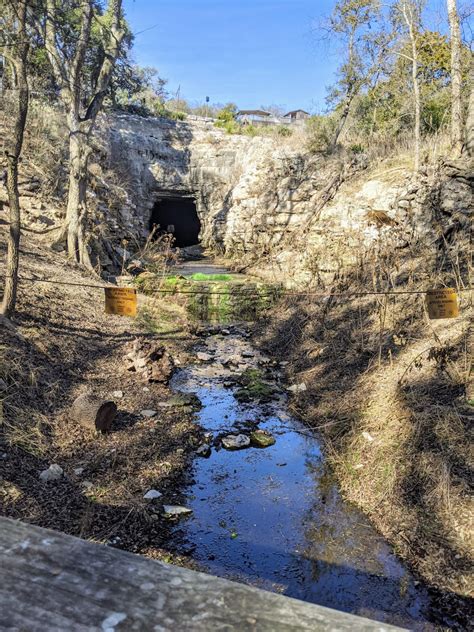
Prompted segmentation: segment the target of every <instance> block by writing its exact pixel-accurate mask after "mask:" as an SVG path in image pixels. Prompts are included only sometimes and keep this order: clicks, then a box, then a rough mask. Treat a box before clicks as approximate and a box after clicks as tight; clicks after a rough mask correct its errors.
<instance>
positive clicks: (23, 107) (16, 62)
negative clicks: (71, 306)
mask: <svg viewBox="0 0 474 632" xmlns="http://www.w3.org/2000/svg"><path fill="white" fill-rule="evenodd" d="M26 5H27V2H26V0H23V1H20V2H18V5H17V7H16V9H15V19H14V22H16V23H17V24H18V26H17V33H16V36H17V40H18V43H17V46H16V47H14V48H13V49H12V53H11V56H10V63H11V66H12V67H14V68H15V71H16V76H17V90H16V92H17V95H18V97H17V99H16V102H15V104H14V113H13V120H14V129H13V137H12V139H11V141H10V142H8V141H7V149H6V159H7V182H6V185H7V192H8V203H9V205H10V233H9V238H8V252H7V266H6V275H5V288H4V292H3V299H2V305H1V308H0V313H1V314H2V315H3V316H7V317H8V316H10V315H11V314H12V312H13V311H14V309H15V305H16V297H17V289H18V266H19V259H20V200H19V194H18V160H19V158H20V154H21V149H22V146H23V136H24V131H25V124H26V117H27V114H28V99H29V91H28V77H27V71H26V59H27V55H28V48H29V44H28V38H27V34H26Z"/></svg>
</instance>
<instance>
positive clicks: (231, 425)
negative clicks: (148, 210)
mask: <svg viewBox="0 0 474 632" xmlns="http://www.w3.org/2000/svg"><path fill="white" fill-rule="evenodd" d="M197 352H201V354H202V353H204V354H207V357H206V355H204V356H202V355H201V356H200V357H201V360H198V359H197V358H196V362H195V364H192V365H191V366H188V367H187V368H185V369H182V370H180V371H179V372H178V373H177V374H176V375H175V377H174V378H173V383H172V386H173V388H174V389H176V390H177V391H181V392H185V393H195V394H196V395H197V396H198V397H199V399H200V400H201V402H202V409H201V410H200V412H199V413H198V422H199V423H200V424H201V425H202V427H203V428H204V429H205V432H207V433H209V437H208V441H209V443H210V444H211V447H212V452H211V455H210V456H209V457H208V458H204V457H199V456H197V457H196V459H195V465H194V472H193V478H194V482H193V483H192V484H191V485H190V487H189V488H188V490H187V492H186V500H185V504H186V506H187V507H189V508H191V509H192V510H193V514H192V515H191V516H190V517H189V518H184V519H182V520H180V521H179V522H178V523H177V524H176V527H175V537H176V538H177V539H178V538H179V540H180V541H183V540H184V542H185V543H186V546H187V548H188V550H189V551H192V556H193V558H194V559H195V560H197V561H198V562H199V563H200V565H201V566H202V567H203V568H204V569H206V570H207V571H208V572H210V573H212V574H214V575H220V576H223V577H227V578H229V579H234V580H237V581H242V582H245V583H249V584H252V585H255V586H258V587H261V588H264V589H268V590H273V591H278V592H281V593H283V594H285V595H288V596H291V597H295V598H298V599H302V600H304V601H309V602H313V603H317V604H320V605H323V606H328V607H331V608H335V609H337V610H343V611H347V612H352V613H354V614H358V615H362V616H366V617H368V618H370V619H376V620H380V621H384V622H388V623H393V624H397V625H399V626H401V627H406V628H410V629H420V630H432V629H435V627H434V626H433V624H431V623H429V621H430V613H431V612H432V604H431V600H430V597H429V595H428V593H427V591H426V589H425V588H423V587H422V586H421V585H420V584H418V582H416V581H414V579H413V577H412V576H411V575H410V574H409V573H408V572H407V571H406V570H405V568H404V567H403V565H402V564H401V562H400V561H399V560H398V559H397V557H396V556H395V555H394V554H393V552H392V550H391V548H390V546H389V545H388V544H387V543H386V542H385V541H384V539H383V538H382V537H381V536H380V535H379V534H378V533H377V532H376V531H375V530H374V528H373V527H372V526H371V524H370V522H369V521H368V520H367V518H365V517H364V515H363V514H361V513H360V512H359V511H358V510H356V509H355V508H353V507H352V506H350V505H348V504H347V503H345V502H343V501H342V500H341V497H340V495H339V493H338V490H337V487H336V485H335V483H334V481H333V480H332V479H331V477H330V475H329V474H328V472H327V471H326V468H325V464H324V459H323V456H322V454H321V449H320V444H319V443H318V440H317V438H316V437H315V436H314V435H312V434H311V433H310V431H309V430H308V429H307V428H305V426H303V425H302V424H301V423H300V422H299V421H297V420H296V419H294V418H293V417H292V416H291V415H290V414H289V413H288V408H287V395H286V390H285V388H284V387H283V386H282V385H281V383H280V381H281V369H282V367H281V366H278V365H276V363H274V362H272V361H271V360H269V359H268V358H265V357H264V356H263V355H261V354H260V353H259V352H258V351H256V350H255V349H254V348H252V346H251V344H250V342H249V340H248V334H247V333H246V331H245V329H240V328H238V327H229V329H227V330H225V329H224V330H221V331H220V332H219V333H212V332H211V333H210V334H209V333H208V335H207V336H205V337H203V339H202V343H201V344H200V345H198V346H197V347H196V353H197ZM249 368H250V369H252V368H253V369H255V368H258V369H259V370H260V371H261V372H262V375H264V379H265V381H267V382H268V383H269V384H270V385H271V386H272V387H273V388H274V389H275V393H274V396H273V399H272V401H271V402H269V403H259V402H256V401H252V402H249V403H239V401H237V399H236V398H235V393H236V392H237V391H238V389H239V385H238V383H237V382H238V376H239V375H241V374H242V372H244V371H245V370H246V369H249ZM256 427H258V428H259V429H262V430H267V431H269V432H270V433H271V434H272V435H273V437H274V438H275V439H276V443H275V444H274V445H272V446H270V447H267V448H264V449H261V448H260V449H259V448H255V447H248V448H246V449H242V450H238V451H228V450H226V449H224V448H223V447H222V444H221V438H222V436H225V435H227V434H232V433H233V434H238V433H243V434H247V435H248V434H249V433H250V431H251V430H252V429H255V428H256ZM438 629H439V628H438Z"/></svg>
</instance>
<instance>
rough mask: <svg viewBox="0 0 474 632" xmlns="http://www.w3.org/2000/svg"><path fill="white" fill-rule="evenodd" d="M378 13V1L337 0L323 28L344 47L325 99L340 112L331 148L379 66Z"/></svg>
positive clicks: (380, 35)
mask: <svg viewBox="0 0 474 632" xmlns="http://www.w3.org/2000/svg"><path fill="white" fill-rule="evenodd" d="M379 12H380V3H379V0H338V1H337V2H336V3H335V6H334V9H333V11H332V13H331V15H330V16H329V18H328V20H327V23H325V24H324V25H323V26H322V29H323V31H325V32H326V37H330V38H331V39H333V38H335V39H337V40H339V41H340V42H341V44H342V45H343V52H342V63H341V64H340V66H339V68H338V80H337V82H336V84H335V85H334V86H333V88H332V90H331V92H330V94H329V96H328V101H329V102H330V103H332V104H336V105H337V106H338V113H339V118H338V121H337V125H336V129H335V131H334V137H333V139H332V148H333V149H334V148H335V147H336V146H337V143H338V141H339V138H340V136H341V134H342V131H343V129H344V127H345V125H346V122H347V119H348V118H349V114H350V110H351V106H352V103H353V101H354V99H355V98H356V97H357V95H358V94H359V92H360V91H361V89H362V88H363V86H364V85H367V84H368V83H369V81H370V78H371V77H372V75H373V74H374V73H375V72H376V71H377V69H378V68H379V66H380V59H378V57H379V53H380V52H381V51H382V50H384V43H385V42H384V38H383V34H382V32H380V31H378V30H377V29H375V28H374V26H375V23H376V22H377V19H378V17H379ZM374 58H376V59H374Z"/></svg>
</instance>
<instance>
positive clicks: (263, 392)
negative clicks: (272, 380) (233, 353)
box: [234, 369, 275, 403]
mask: <svg viewBox="0 0 474 632" xmlns="http://www.w3.org/2000/svg"><path fill="white" fill-rule="evenodd" d="M238 382H239V383H240V384H241V386H242V388H239V389H238V390H237V391H236V392H235V393H234V397H235V399H236V400H237V401H238V402H241V403H247V402H251V401H255V400H256V401H259V402H261V403H265V402H270V401H271V400H272V399H273V395H274V394H275V388H274V387H273V386H272V385H271V384H268V383H267V382H265V381H264V379H263V374H262V372H261V371H260V370H259V369H247V370H246V371H244V372H243V373H242V375H241V376H240V377H239V378H238Z"/></svg>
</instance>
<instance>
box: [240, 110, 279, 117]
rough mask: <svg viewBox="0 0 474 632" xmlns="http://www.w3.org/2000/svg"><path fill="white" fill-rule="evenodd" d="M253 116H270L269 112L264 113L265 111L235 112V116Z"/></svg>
mask: <svg viewBox="0 0 474 632" xmlns="http://www.w3.org/2000/svg"><path fill="white" fill-rule="evenodd" d="M252 114H253V115H255V116H271V112H266V111H265V110H240V111H239V112H237V115H238V116H240V115H244V116H245V115H252Z"/></svg>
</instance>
